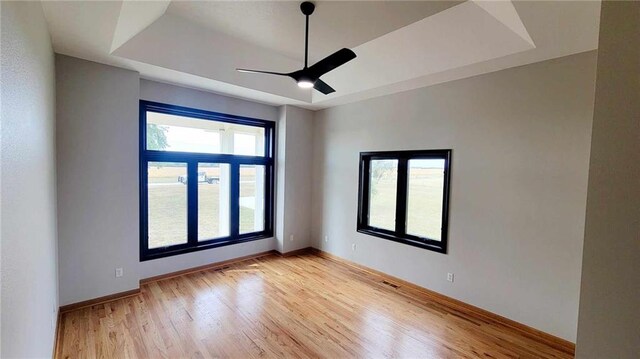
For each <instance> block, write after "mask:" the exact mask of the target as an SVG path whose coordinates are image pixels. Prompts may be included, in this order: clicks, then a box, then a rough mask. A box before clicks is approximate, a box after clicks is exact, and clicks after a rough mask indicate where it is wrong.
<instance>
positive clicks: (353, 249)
mask: <svg viewBox="0 0 640 359" xmlns="http://www.w3.org/2000/svg"><path fill="white" fill-rule="evenodd" d="M351 250H352V251H355V250H356V244H355V243H354V244H352V245H351Z"/></svg>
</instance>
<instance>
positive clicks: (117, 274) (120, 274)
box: [116, 268, 124, 278]
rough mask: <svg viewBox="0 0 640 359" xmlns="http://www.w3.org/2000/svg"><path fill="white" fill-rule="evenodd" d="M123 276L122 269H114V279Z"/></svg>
mask: <svg viewBox="0 0 640 359" xmlns="http://www.w3.org/2000/svg"><path fill="white" fill-rule="evenodd" d="M123 275H124V270H123V269H122V268H116V278H120V277H122V276H123Z"/></svg>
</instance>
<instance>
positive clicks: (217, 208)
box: [198, 163, 230, 241]
mask: <svg viewBox="0 0 640 359" xmlns="http://www.w3.org/2000/svg"><path fill="white" fill-rule="evenodd" d="M229 185H230V178H229V164H226V163H222V164H221V163H199V164H198V241H204V240H207V239H213V238H219V237H226V236H228V235H229V188H230V187H229Z"/></svg>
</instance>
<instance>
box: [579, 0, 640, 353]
mask: <svg viewBox="0 0 640 359" xmlns="http://www.w3.org/2000/svg"><path fill="white" fill-rule="evenodd" d="M600 26H601V27H600V46H599V48H600V50H599V54H598V71H597V80H596V101H595V114H594V117H593V136H592V140H591V165H590V168H589V188H588V196H587V215H586V228H585V238H584V257H583V263H582V288H581V293H580V316H579V321H578V342H577V357H578V358H594V359H596V358H620V359H623V358H638V357H639V356H640V309H639V308H638V305H640V280H639V279H638V276H639V275H640V180H639V179H640V42H638V41H639V40H640V2H609V1H606V2H603V4H602V13H601V19H600Z"/></svg>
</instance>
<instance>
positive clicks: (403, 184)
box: [396, 158, 408, 235]
mask: <svg viewBox="0 0 640 359" xmlns="http://www.w3.org/2000/svg"><path fill="white" fill-rule="evenodd" d="M407 163H408V159H407V158H399V159H398V189H397V195H396V234H397V235H404V234H405V233H406V230H407V177H408V174H407V172H408V165H407Z"/></svg>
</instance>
